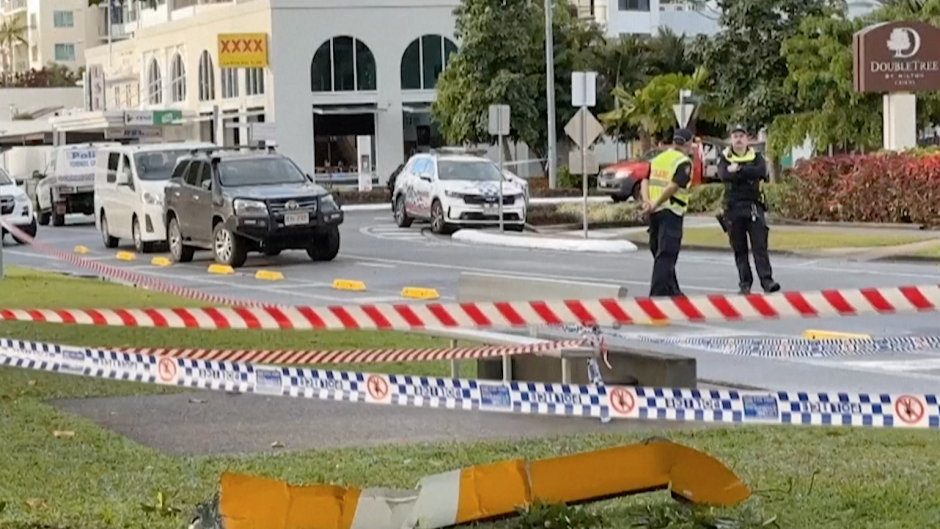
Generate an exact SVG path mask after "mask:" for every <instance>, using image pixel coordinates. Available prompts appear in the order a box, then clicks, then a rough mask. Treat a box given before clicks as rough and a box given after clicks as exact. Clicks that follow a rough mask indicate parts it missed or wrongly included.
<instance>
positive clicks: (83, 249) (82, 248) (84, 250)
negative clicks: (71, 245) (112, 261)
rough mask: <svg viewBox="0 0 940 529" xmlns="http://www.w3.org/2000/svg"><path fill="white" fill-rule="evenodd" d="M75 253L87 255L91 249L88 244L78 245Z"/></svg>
mask: <svg viewBox="0 0 940 529" xmlns="http://www.w3.org/2000/svg"><path fill="white" fill-rule="evenodd" d="M75 253H77V254H81V255H87V254H90V253H91V251H90V250H89V249H88V247H86V246H76V247H75Z"/></svg>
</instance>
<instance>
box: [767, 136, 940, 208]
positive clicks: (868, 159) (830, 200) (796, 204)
mask: <svg viewBox="0 0 940 529" xmlns="http://www.w3.org/2000/svg"><path fill="white" fill-rule="evenodd" d="M790 178H791V179H792V180H791V182H790V183H791V185H792V187H791V191H790V192H789V193H788V194H787V197H786V198H785V200H784V203H785V207H786V212H787V216H789V217H791V218H793V219H797V220H805V221H820V220H823V221H841V222H882V223H913V224H921V225H936V224H938V223H940V203H938V201H940V156H936V155H932V156H930V155H928V156H924V155H923V154H919V153H900V154H897V153H886V154H870V155H851V156H833V157H825V156H824V157H819V158H814V159H812V160H808V161H804V162H800V163H799V164H798V165H797V167H795V168H794V170H793V171H792V172H791V173H790Z"/></svg>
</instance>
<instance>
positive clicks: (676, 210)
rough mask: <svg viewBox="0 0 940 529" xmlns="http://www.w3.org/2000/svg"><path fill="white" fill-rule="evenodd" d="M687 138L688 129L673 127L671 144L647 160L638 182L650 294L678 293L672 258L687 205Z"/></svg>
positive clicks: (689, 164)
mask: <svg viewBox="0 0 940 529" xmlns="http://www.w3.org/2000/svg"><path fill="white" fill-rule="evenodd" d="M691 141H692V133H691V132H689V131H688V130H687V129H679V130H677V131H676V132H675V133H674V134H673V139H672V146H670V148H669V149H667V150H665V151H663V152H661V153H660V154H658V155H657V156H656V157H655V158H653V160H652V161H650V176H649V178H648V179H644V180H642V183H641V184H640V190H641V193H642V196H643V211H644V212H645V213H647V214H648V215H649V216H650V228H649V234H650V252H652V253H653V277H652V279H651V281H650V297H653V296H670V297H671V296H681V295H682V291H681V290H679V280H678V279H677V278H676V261H678V259H679V249H680V248H681V246H682V224H683V222H682V221H683V218H684V217H685V212H686V210H687V209H688V207H689V186H690V185H691V183H692V159H691V158H690V157H689V148H690V143H691Z"/></svg>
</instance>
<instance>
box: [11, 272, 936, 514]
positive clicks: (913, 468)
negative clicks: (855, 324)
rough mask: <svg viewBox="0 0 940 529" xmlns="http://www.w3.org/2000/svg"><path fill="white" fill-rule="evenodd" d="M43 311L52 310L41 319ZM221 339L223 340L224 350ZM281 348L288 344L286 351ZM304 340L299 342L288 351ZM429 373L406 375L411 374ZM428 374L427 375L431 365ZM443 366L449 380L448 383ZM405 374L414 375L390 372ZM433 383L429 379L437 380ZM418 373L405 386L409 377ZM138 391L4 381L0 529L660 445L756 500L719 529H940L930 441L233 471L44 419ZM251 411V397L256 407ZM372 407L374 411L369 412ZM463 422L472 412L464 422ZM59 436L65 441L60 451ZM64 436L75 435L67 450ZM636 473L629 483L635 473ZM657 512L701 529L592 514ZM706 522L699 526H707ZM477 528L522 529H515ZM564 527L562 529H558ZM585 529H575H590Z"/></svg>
mask: <svg viewBox="0 0 940 529" xmlns="http://www.w3.org/2000/svg"><path fill="white" fill-rule="evenodd" d="M40 302H41V303H40ZM135 304H148V305H151V306H170V305H174V306H179V305H181V304H182V302H181V301H180V300H178V299H175V298H172V297H167V296H163V295H158V294H151V293H145V292H140V291H137V290H133V289H129V288H126V287H118V286H114V285H109V284H105V283H101V282H90V281H79V280H71V279H60V278H56V277H51V276H49V275H46V274H41V275H36V276H33V275H31V274H30V275H27V274H24V273H23V272H20V271H16V272H15V274H14V275H11V277H8V278H7V279H4V280H0V307H13V306H16V307H27V306H48V307H56V306H58V307H64V306H69V307H80V306H100V307H107V306H111V307H115V306H124V307H130V306H134V305H135ZM120 331H121V330H120V329H111V328H100V329H99V328H92V327H81V326H74V327H68V326H61V327H57V326H54V325H35V326H34V325H19V324H9V323H0V335H2V336H18V337H21V338H31V339H38V340H50V339H55V340H61V341H64V342H68V343H75V344H83V343H88V344H103V345H107V344H112V345H131V344H133V345H136V346H161V345H179V343H180V342H179V340H185V344H186V345H189V346H193V347H217V346H218V347H221V346H224V345H221V344H229V345H232V346H241V347H247V346H259V347H265V348H273V347H288V346H294V347H305V348H313V347H321V348H322V347H331V348H332V347H338V346H339V344H342V345H345V346H349V347H355V346H358V347H374V346H378V345H383V344H385V342H383V341H382V340H395V343H396V344H399V345H401V346H411V345H420V344H427V343H429V339H428V338H426V337H423V336H412V335H406V334H395V335H379V334H372V333H302V332H297V333H291V332H280V333H272V334H270V335H265V337H264V338H262V335H263V334H264V333H260V332H255V331H228V332H224V331H214V332H201V331H185V330H183V331H179V332H178V333H176V332H171V331H159V332H155V333H153V334H149V333H146V332H142V331H141V330H139V329H138V330H134V331H132V332H133V333H134V334H133V336H132V335H131V334H130V333H127V334H121V332H120ZM216 337H217V338H216ZM278 340H280V341H278ZM292 340H296V341H292ZM419 365H423V364H414V365H408V366H407V367H408V371H414V370H415V369H417V367H418V366H419ZM427 365H430V364H427ZM444 367H445V366H442V365H441V366H439V368H437V369H442V368H444ZM383 368H386V370H387V369H399V368H401V369H404V367H402V366H383ZM429 369H430V368H429ZM405 372H407V371H405ZM148 391H151V392H152V391H153V390H152V389H151V388H148V387H147V386H142V385H131V384H121V383H114V382H108V381H101V380H92V379H89V380H82V379H81V378H79V377H74V376H68V375H51V374H48V375H46V374H41V373H36V372H29V371H21V370H10V369H0V527H2V528H3V529H27V528H28V529H40V528H42V529H51V528H57V529H104V528H115V529H117V528H122V529H123V528H141V529H143V528H146V529H170V528H174V529H176V528H180V527H185V526H186V524H187V523H188V522H189V519H188V517H189V514H190V512H191V509H192V507H193V506H194V505H195V504H196V503H198V502H202V501H205V500H206V499H207V498H209V497H210V496H211V495H212V494H213V493H214V492H215V488H216V485H217V480H218V477H219V474H220V473H221V472H222V471H223V470H232V471H237V472H248V473H252V474H258V475H263V476H270V477H276V478H281V479H287V480H290V481H292V482H294V483H316V482H319V483H324V482H329V483H337V484H343V485H358V486H390V487H406V488H410V487H413V486H414V485H415V484H416V482H417V481H418V479H419V478H420V477H422V476H424V475H427V474H430V473H436V472H442V471H445V470H450V469H453V468H458V467H461V466H466V465H470V464H476V463H485V462H492V461H495V460H500V459H506V458H515V457H524V458H532V459H534V458H542V457H550V456H554V455H558V454H563V453H571V452H578V451H584V450H590V449H595V448H600V447H605V446H611V445H617V444H626V443H631V442H635V441H638V440H641V439H642V438H645V437H650V436H655V435H659V436H663V437H668V438H669V439H671V440H673V441H675V442H679V443H683V444H686V445H689V446H692V447H695V448H698V449H700V450H703V451H705V452H707V453H709V454H712V455H714V456H716V457H718V458H719V459H721V460H722V461H724V462H725V463H726V464H727V465H728V466H730V467H731V468H733V469H734V470H735V472H737V473H738V475H740V476H741V477H742V478H743V479H744V480H745V482H747V483H748V484H749V485H750V486H751V488H752V489H753V490H755V492H756V493H755V497H754V498H753V499H752V500H750V501H749V502H748V503H747V504H746V505H745V506H742V507H741V508H738V509H733V510H730V511H723V512H720V513H718V514H721V515H725V516H729V517H732V518H733V519H736V520H739V521H741V522H740V523H739V524H738V525H731V526H721V527H728V528H729V529H731V528H739V529H757V528H758V527H762V525H761V524H762V521H763V520H767V519H770V518H771V517H774V516H776V519H777V521H776V523H775V524H769V525H766V526H763V527H780V528H787V529H842V528H846V529H849V528H851V529H875V528H879V529H881V528H892V529H903V528H910V529H925V528H928V527H938V526H940V501H937V498H940V479H938V478H937V476H940V434H938V433H937V432H925V431H904V430H864V429H848V428H845V429H826V428H815V427H748V428H743V427H742V428H715V429H689V430H685V431H675V430H672V431H664V432H644V433H642V434H640V433H636V434H604V435H580V436H569V437H560V438H552V439H540V440H530V441H512V442H486V443H437V444H420V445H411V446H401V445H395V446H387V447H380V448H369V449H343V450H320V451H305V452H284V453H270V454H263V455H242V456H227V457H171V456H167V455H163V454H161V453H158V452H156V451H154V450H151V449H149V448H146V447H143V446H140V445H138V444H136V443H134V442H132V441H130V440H128V439H126V438H124V437H122V436H120V435H118V434H115V433H112V432H110V431H107V430H103V429H101V428H99V427H97V426H96V425H94V424H93V423H91V422H89V421H87V420H84V419H81V418H77V417H75V416H73V415H70V414H67V413H64V412H62V411H60V410H59V409H57V408H55V407H54V406H52V405H50V404H48V403H47V401H48V399H52V398H62V397H84V396H90V395H96V396H104V395H112V394H124V395H127V394H143V393H145V392H148ZM246 398H247V397H246ZM364 405H365V404H364ZM454 413H467V412H454ZM56 432H60V435H56V434H55V433H56ZM61 432H68V433H70V434H71V435H61ZM623 471H624V472H629V471H630V469H623ZM160 492H162V493H166V494H167V495H168V496H169V498H170V499H169V505H170V506H171V507H176V508H179V509H180V510H181V512H180V513H179V514H173V515H160V514H150V513H148V512H147V510H146V509H145V508H144V507H143V504H147V503H153V502H154V499H155V498H156V495H157V494H158V493H160ZM637 508H643V509H645V508H649V509H652V511H653V512H654V513H657V514H662V515H663V519H668V518H669V517H672V518H674V519H676V518H679V519H678V520H677V521H673V522H668V521H666V522H664V521H659V522H656V523H650V524H649V525H648V529H666V528H677V529H705V528H706V527H709V528H711V527H718V526H716V525H714V524H712V525H706V524H704V523H699V524H695V523H692V522H691V521H690V520H689V519H688V518H685V519H684V521H683V517H682V516H680V514H681V512H680V511H679V510H677V509H676V507H675V504H674V502H673V501H672V500H670V499H669V498H668V497H667V495H666V494H664V493H655V494H645V495H641V496H636V497H633V498H627V499H619V500H610V501H606V502H602V503H599V504H597V505H594V506H591V507H590V509H591V510H593V511H595V512H597V513H599V514H600V515H601V516H602V517H604V518H605V519H606V523H605V524H604V525H603V526H598V528H600V527H604V528H605V529H615V528H616V529H626V528H628V527H631V526H632V525H631V524H632V522H633V520H635V518H633V517H632V515H633V514H632V513H633V512H634V510H635V509H637ZM705 514H709V512H708V511H700V512H698V513H697V514H696V516H704V515H705ZM480 527H486V528H489V529H495V528H509V527H513V528H520V529H521V528H524V529H534V528H535V527H546V526H545V525H544V524H538V525H534V524H533V525H526V526H522V525H520V524H519V522H518V521H514V520H510V521H505V522H500V523H494V524H486V525H483V526H480ZM558 527H564V526H558ZM588 527H589V526H584V525H581V526H572V529H587V528H588Z"/></svg>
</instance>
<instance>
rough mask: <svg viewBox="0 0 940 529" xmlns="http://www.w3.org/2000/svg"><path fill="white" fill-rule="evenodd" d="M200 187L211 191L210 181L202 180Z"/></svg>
mask: <svg viewBox="0 0 940 529" xmlns="http://www.w3.org/2000/svg"><path fill="white" fill-rule="evenodd" d="M201 185H202V188H203V189H205V190H206V191H209V190H210V189H212V180H203V181H202V184H201Z"/></svg>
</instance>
